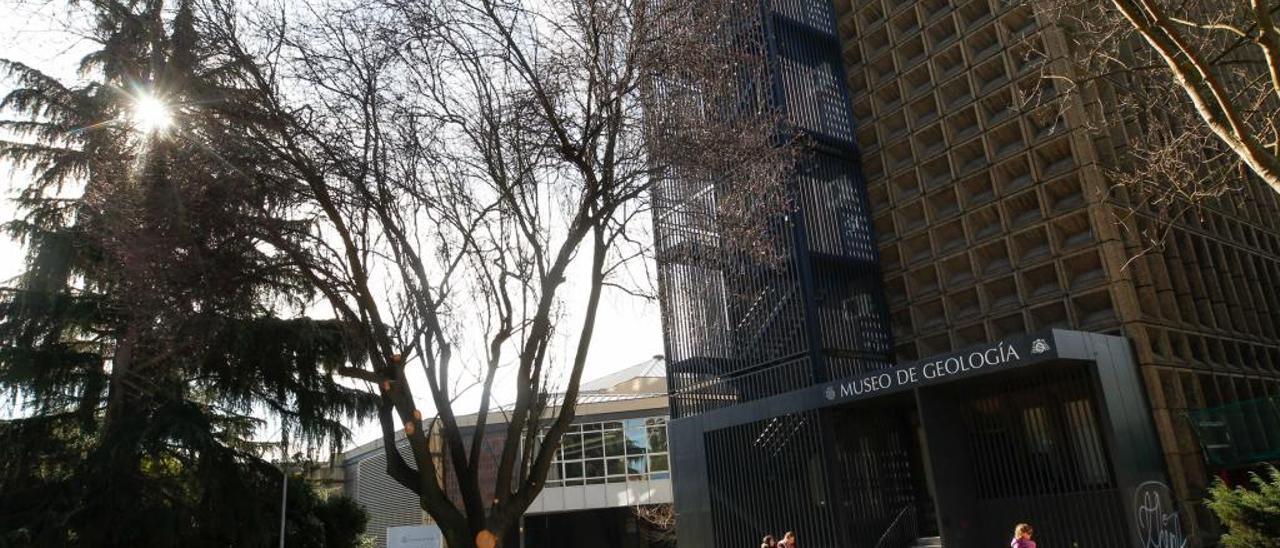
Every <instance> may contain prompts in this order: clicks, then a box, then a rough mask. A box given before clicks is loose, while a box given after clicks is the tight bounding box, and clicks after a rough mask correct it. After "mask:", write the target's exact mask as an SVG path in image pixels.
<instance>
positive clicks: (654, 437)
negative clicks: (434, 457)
mask: <svg viewBox="0 0 1280 548" xmlns="http://www.w3.org/2000/svg"><path fill="white" fill-rule="evenodd" d="M663 370H664V366H663V361H662V359H661V358H660V357H655V358H654V359H652V360H648V361H645V362H643V363H640V364H637V365H635V366H632V367H628V368H626V369H623V370H622V371H619V372H617V373H614V374H611V375H608V376H605V377H602V378H600V379H596V380H592V381H588V382H584V383H583V385H582V387H581V391H582V393H581V394H580V396H579V399H578V409H577V417H576V418H575V420H574V422H573V424H572V425H571V426H570V428H569V431H568V432H566V433H565V436H564V440H563V442H562V444H561V447H560V449H559V452H558V453H557V456H556V458H555V460H554V461H553V462H552V465H551V470H550V471H549V472H548V474H547V481H546V487H545V488H544V489H543V490H542V492H541V493H540V494H539V495H538V497H537V498H536V499H534V501H533V504H532V505H531V506H530V507H529V509H528V511H527V512H526V515H525V516H524V519H523V521H522V524H521V526H520V528H519V530H518V531H513V532H512V535H511V537H510V538H508V539H507V540H506V546H514V547H528V548H536V547H552V546H554V547H556V548H575V547H582V548H587V547H595V546H616V547H619V548H653V547H659V546H666V545H668V544H669V542H667V537H668V536H670V533H669V531H660V530H655V528H654V527H653V523H652V522H653V521H654V520H652V519H646V516H647V515H648V514H647V513H646V512H638V511H636V509H637V508H641V507H646V508H647V507H654V506H660V505H664V504H670V503H671V501H672V489H671V472H670V469H671V465H670V460H669V457H668V444H667V420H668V416H669V415H668V413H667V397H666V379H665V377H664V376H663ZM502 416H503V415H502V414H501V413H494V414H492V415H491V416H490V417H489V420H488V426H487V427H486V428H487V434H486V438H485V439H486V445H487V446H488V447H489V448H490V449H491V451H490V452H487V453H484V454H483V455H482V462H481V464H480V485H481V486H482V488H485V487H487V488H488V489H490V495H488V496H491V492H492V491H491V490H492V488H493V485H494V481H495V477H496V473H497V462H498V456H499V455H498V452H499V451H501V448H502V439H503V436H504V435H505V429H506V424H505V422H503V418H502ZM475 419H476V417H475V416H474V415H467V416H462V417H459V426H460V428H461V429H462V434H463V438H464V439H468V437H469V436H470V435H471V432H472V428H473V427H474V425H475V423H476V420H475ZM400 450H401V452H402V454H404V455H405V456H406V460H407V461H408V462H413V460H412V457H411V456H410V455H409V447H408V443H407V442H403V441H402V442H401V443H400ZM486 458H487V460H485V459H486ZM438 462H439V463H440V466H441V469H442V473H443V474H444V475H445V482H444V485H445V489H446V492H451V493H456V489H457V487H456V485H457V484H456V482H455V481H454V480H453V479H452V478H453V476H452V474H451V473H450V472H449V469H448V465H447V463H448V461H447V459H440V461H438ZM341 468H342V470H343V471H344V474H343V477H344V479H345V482H344V489H345V491H346V494H347V495H348V496H350V497H352V498H353V499H355V501H356V502H357V503H359V504H360V505H361V506H362V507H364V508H365V510H366V511H367V512H368V514H369V525H368V529H367V532H368V534H369V535H371V536H373V537H374V539H375V543H376V545H377V546H386V545H387V544H386V543H387V538H386V534H387V529H388V528H389V527H402V526H413V525H422V524H425V523H429V522H430V518H429V516H427V515H426V514H425V513H424V512H423V511H422V509H421V506H420V505H419V502H418V499H417V496H416V495H414V494H413V492H411V491H409V490H408V489H405V488H404V487H403V486H401V485H400V484H398V483H396V481H395V480H394V479H392V478H391V477H390V476H388V475H387V473H386V457H385V456H384V454H383V449H382V440H381V439H377V440H373V441H371V442H369V443H366V444H364V445H361V446H360V447H357V448H355V449H352V450H350V451H347V452H346V453H344V454H343V457H342V464H341ZM455 500H460V497H458V496H455Z"/></svg>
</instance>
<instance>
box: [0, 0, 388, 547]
mask: <svg viewBox="0 0 1280 548" xmlns="http://www.w3.org/2000/svg"><path fill="white" fill-rule="evenodd" d="M80 8H83V9H89V10H92V13H93V14H94V15H95V23H96V28H95V29H94V30H93V33H92V34H93V36H94V37H95V38H96V39H97V40H98V41H99V43H100V44H101V48H100V49H99V50H97V51H95V52H94V53H92V54H90V55H89V56H87V57H86V58H84V59H83V61H82V64H81V74H82V75H83V76H84V80H86V81H87V82H86V83H82V84H78V85H74V86H70V85H66V84H63V83H62V82H60V81H58V80H57V79H55V78H52V77H50V76H47V75H46V74H44V73H42V72H41V71H40V70H38V69H36V68H34V67H29V66H25V65H22V64H20V63H16V62H13V61H0V63H2V64H0V66H2V67H3V69H5V71H7V72H8V75H9V76H10V78H11V80H12V81H13V82H14V83H15V84H16V85H15V86H14V88H13V89H12V90H11V91H10V92H9V93H8V94H7V95H6V96H5V97H4V99H3V101H0V110H4V111H6V112H9V113H11V114H13V117H12V118H11V119H7V120H4V121H2V122H0V130H2V131H4V132H5V133H7V135H8V137H9V139H8V140H5V141H0V158H3V159H5V160H8V161H10V162H12V163H13V164H15V165H18V166H20V167H22V168H25V169H26V170H27V171H26V172H28V173H29V174H30V178H29V179H26V180H25V185H24V186H23V188H22V191H21V194H20V196H19V198H18V200H19V206H20V209H21V216H20V217H19V218H18V219H16V220H14V221H12V222H10V223H8V224H7V225H6V226H7V229H8V232H9V234H10V235H12V236H13V237H16V238H19V239H21V241H22V242H23V243H24V244H25V246H26V249H27V257H26V269H25V271H24V272H23V273H22V274H21V276H20V277H19V278H17V279H16V280H13V281H12V283H9V284H7V286H6V287H4V288H3V289H0V391H3V393H4V394H7V395H9V397H10V402H9V404H10V405H11V406H12V407H14V408H15V409H16V412H17V416H18V418H15V419H11V420H4V421H0V546H3V545H6V544H13V545H18V546H25V545H39V546H113V545H130V546H171V545H178V544H188V545H196V546H202V545H218V546H227V545H236V546H253V545H262V544H266V543H268V542H269V541H271V539H272V538H274V537H275V535H276V534H277V531H276V527H277V524H278V522H277V520H278V519H279V513H278V508H277V506H278V500H279V499H278V496H279V492H280V488H281V483H280V482H281V480H280V474H279V472H278V471H277V470H276V469H275V468H274V467H273V466H272V465H271V464H269V463H268V462H267V461H265V460H264V458H263V455H264V446H263V444H261V443H259V442H257V441H255V440H257V439H258V438H261V437H263V436H265V435H269V434H271V433H272V432H274V431H275V429H277V428H279V429H283V430H284V431H285V432H288V433H289V434H290V435H291V436H292V437H293V438H294V439H295V440H297V441H298V443H300V444H304V445H308V446H312V447H318V446H319V445H320V444H323V443H330V444H331V446H332V447H336V444H338V443H341V442H342V441H344V440H345V439H346V437H347V436H348V435H349V433H348V431H347V429H346V428H345V427H344V425H343V423H344V420H351V419H353V418H357V417H364V416H367V415H368V414H369V413H370V412H371V411H372V402H371V400H370V398H369V397H368V396H367V395H366V394H365V392H364V391H360V390H354V389H351V388H347V387H344V386H342V385H340V384H338V383H336V382H334V377H333V375H334V372H335V370H336V369H337V368H338V367H339V366H341V365H343V364H344V363H347V362H348V360H350V359H352V357H353V356H360V355H362V353H361V352H360V349H359V348H358V345H357V344H356V343H355V341H354V338H353V337H352V336H350V334H349V330H348V329H347V327H346V326H344V325H342V324H341V323H339V322H336V321H325V320H313V319H309V318H306V317H303V316H301V311H302V310H303V309H304V308H305V306H306V304H307V303H308V302H310V299H311V297H312V295H310V293H309V287H308V283H307V280H306V279H304V278H303V277H301V276H300V275H299V274H298V273H297V272H296V271H295V270H294V269H293V268H291V267H290V266H289V265H290V264H292V262H291V261H289V260H286V259H285V258H283V257H280V256H277V255H274V254H273V253H272V251H271V249H272V248H271V247H270V246H267V245H263V244H262V243H261V242H262V239H261V236H262V235H263V234H272V235H273V237H275V238H279V237H281V236H280V235H281V234H287V235H295V236H289V237H299V238H302V237H307V236H308V230H307V227H306V226H305V225H301V224H298V223H296V222H285V221H280V220H279V219H281V218H284V217H285V216H283V215H279V213H280V212H281V211H289V210H290V208H293V207H296V203H295V202H293V201H291V200H293V198H292V197H294V196H296V195H297V189H296V188H292V187H291V186H290V183H289V182H288V181H284V180H273V179H271V178H269V177H264V176H260V175H259V171H260V167H261V166H262V165H263V163H264V162H266V161H268V160H267V159H265V158H262V157H260V156H256V155H255V153H254V152H253V150H252V149H250V148H248V147H241V146H239V145H238V143H241V142H244V141H245V139H243V134H244V133H245V132H249V131H252V124H253V121H252V120H248V119H244V120H228V119H227V118H226V116H227V114H226V113H227V112H234V110H233V109H207V108H203V107H204V106H205V105H209V104H228V103H234V102H235V101H236V97H237V94H238V91H237V90H236V89H235V88H234V86H233V84H231V82H234V81H235V79H234V77H233V76H234V75H231V74H229V71H232V70H234V68H233V67H232V66H229V65H225V64H220V63H219V60H218V59H216V58H208V57H202V56H201V54H200V52H201V51H203V50H204V49H205V48H203V47H202V45H201V41H202V37H201V35H200V32H199V29H198V27H199V21H198V20H197V18H196V13H195V9H194V7H193V5H192V2H191V0H179V1H178V2H177V3H176V5H173V6H168V5H165V3H164V2H163V0H140V1H139V0H93V1H91V2H86V3H83V4H81V5H80ZM146 101H151V102H152V103H153V104H163V105H168V109H169V110H170V111H171V115H172V117H173V119H172V123H171V124H168V125H167V127H164V126H166V124H165V123H164V122H165V120H152V122H154V124H153V125H152V126H146V125H144V124H143V122H144V120H141V119H139V113H138V112H137V107H138V106H139V103H140V102H146ZM215 111H217V112H220V114H215V113H214V112H215ZM312 517H314V516H312ZM292 518H293V516H292V512H291V519H292ZM308 519H310V518H308Z"/></svg>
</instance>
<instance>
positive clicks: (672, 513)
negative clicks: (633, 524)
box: [632, 504, 676, 544]
mask: <svg viewBox="0 0 1280 548" xmlns="http://www.w3.org/2000/svg"><path fill="white" fill-rule="evenodd" d="M632 514H633V515H635V517H636V521H637V522H639V524H640V531H641V534H642V535H644V537H645V538H646V539H648V540H649V541H650V542H658V543H662V544H672V543H675V541H676V507H675V506H674V505H672V504H641V505H639V506H635V507H633V508H632Z"/></svg>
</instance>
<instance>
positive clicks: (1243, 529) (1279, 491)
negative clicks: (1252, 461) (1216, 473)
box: [1205, 466, 1280, 548]
mask: <svg viewBox="0 0 1280 548" xmlns="http://www.w3.org/2000/svg"><path fill="white" fill-rule="evenodd" d="M1268 468H1269V470H1268V471H1267V476H1268V477H1269V478H1263V477H1262V476H1259V475H1258V474H1254V473H1252V472H1251V473H1250V474H1249V475H1250V476H1251V480H1252V482H1253V484H1254V489H1248V488H1246V487H1236V488H1234V489H1232V488H1230V487H1227V485H1226V484H1225V483H1223V481H1222V480H1221V479H1219V480H1217V481H1216V482H1214V484H1213V487H1210V488H1209V499H1208V500H1206V501H1205V505H1206V506H1208V507H1209V510H1212V511H1213V513H1214V514H1216V515H1217V516H1218V519H1219V520H1221V521H1222V524H1223V525H1224V526H1226V528H1227V532H1226V534H1224V535H1222V539H1221V543H1222V546H1223V547H1224V548H1280V470H1276V468H1275V467H1274V466H1272V467H1268Z"/></svg>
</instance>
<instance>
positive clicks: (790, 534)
mask: <svg viewBox="0 0 1280 548" xmlns="http://www.w3.org/2000/svg"><path fill="white" fill-rule="evenodd" d="M778 548H796V533H795V531H787V534H785V535H782V540H781V541H780V542H778ZM1031 548H1035V547H1034V546H1032V547H1031Z"/></svg>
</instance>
